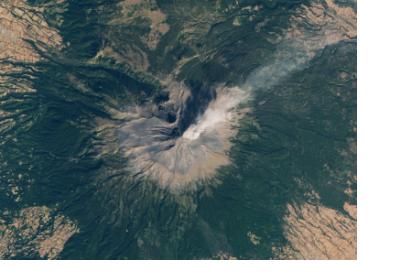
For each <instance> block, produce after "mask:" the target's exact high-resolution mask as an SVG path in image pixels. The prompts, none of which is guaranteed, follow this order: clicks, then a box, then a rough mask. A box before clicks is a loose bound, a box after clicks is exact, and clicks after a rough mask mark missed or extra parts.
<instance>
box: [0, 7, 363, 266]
mask: <svg viewBox="0 0 410 280" xmlns="http://www.w3.org/2000/svg"><path fill="white" fill-rule="evenodd" d="M355 6H356V2H355V1H354V0H349V1H347V0H345V1H341V0H323V1H321V0H312V1H253V0H246V1H228V0H221V1H194V0H178V1H165V0H164V1H162V0H156V1H154V0H124V1H114V0H81V1H80V0H59V1H48V0H7V1H3V2H2V3H0V13H1V15H2V17H1V20H0V47H1V48H2V49H3V50H4V51H3V52H0V164H1V166H0V229H1V232H0V258H15V259H19V258H20V259H21V258H25V259H26V258H29V259H32V258H43V259H44V258H61V259H210V258H212V259H215V258H217V259H232V258H238V259H294V258H296V259H354V258H356V7H355Z"/></svg>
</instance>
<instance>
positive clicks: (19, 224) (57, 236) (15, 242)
mask: <svg viewBox="0 0 410 280" xmlns="http://www.w3.org/2000/svg"><path fill="white" fill-rule="evenodd" d="M8 221H9V222H8ZM78 232H79V229H78V227H77V225H76V224H75V223H74V222H73V221H72V220H71V219H69V218H67V217H65V216H63V215H61V214H59V213H57V212H56V211H55V210H53V209H50V208H47V207H45V206H35V207H27V208H23V209H21V210H20V211H19V212H17V213H12V212H8V211H4V212H3V213H1V216H0V259H10V258H15V257H17V258H21V257H24V256H32V255H33V254H37V255H38V256H39V257H40V258H43V259H56V258H57V257H58V255H59V254H60V253H61V251H62V250H63V249H64V245H65V243H66V242H67V241H68V240H69V239H70V238H71V237H72V236H73V235H74V234H76V233H78Z"/></svg>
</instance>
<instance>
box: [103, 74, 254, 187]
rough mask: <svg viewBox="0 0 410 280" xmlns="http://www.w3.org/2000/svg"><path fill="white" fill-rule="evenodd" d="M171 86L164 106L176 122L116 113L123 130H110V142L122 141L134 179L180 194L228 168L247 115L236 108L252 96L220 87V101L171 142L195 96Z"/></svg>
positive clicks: (137, 112) (142, 111)
mask: <svg viewBox="0 0 410 280" xmlns="http://www.w3.org/2000/svg"><path fill="white" fill-rule="evenodd" d="M167 83H168V89H169V91H170V99H169V100H168V101H167V102H165V103H164V104H162V106H164V107H167V108H172V110H173V111H174V112H176V115H177V118H176V120H175V122H173V123H169V122H167V121H165V120H163V119H161V118H158V117H156V116H154V115H152V114H151V113H150V112H149V111H150V109H149V108H142V107H138V106H136V107H135V108H133V109H132V110H130V111H128V112H117V111H115V112H114V113H113V114H114V118H116V119H121V124H120V125H115V126H111V127H112V128H113V130H109V131H110V134H112V135H111V137H113V136H114V137H116V138H117V139H118V143H119V150H120V151H121V153H122V154H123V156H124V157H126V158H127V160H128V164H127V166H128V170H129V171H130V172H131V173H132V174H141V175H144V176H147V177H149V178H150V179H153V180H154V181H156V182H158V183H159V184H160V185H161V186H169V187H172V188H177V187H181V186H185V185H188V184H190V183H191V182H193V181H196V180H203V179H206V178H208V177H210V176H212V175H213V174H214V173H215V171H216V170H217V169H218V168H219V167H221V166H223V165H227V164H229V162H230V160H229V157H228V155H227V152H228V150H229V148H230V146H231V143H230V138H231V137H233V136H234V135H235V133H236V131H237V125H238V121H239V119H240V117H241V116H242V115H243V114H244V113H245V111H246V110H244V109H242V110H241V109H240V108H238V106H239V105H240V104H241V103H243V102H244V101H245V100H246V99H247V98H248V96H249V95H248V94H247V93H246V92H245V91H244V90H242V89H240V88H238V87H233V88H228V87H224V86H219V87H217V88H216V97H215V99H214V100H212V101H211V102H210V103H209V104H208V107H207V108H206V110H205V111H204V113H203V114H201V115H200V116H198V117H197V119H196V121H195V122H194V123H192V124H191V125H190V126H189V127H188V128H187V129H186V130H185V131H184V132H183V134H182V135H180V136H177V137H170V134H171V132H172V131H173V130H174V129H177V128H178V127H177V126H178V125H179V123H180V121H181V120H180V118H181V114H180V112H181V110H182V108H183V106H184V104H185V102H186V100H187V99H188V98H189V96H190V95H191V92H190V90H189V89H188V88H186V87H185V86H184V85H183V84H180V83H177V82H174V81H173V82H167ZM114 127H115V128H114ZM102 131H107V130H102Z"/></svg>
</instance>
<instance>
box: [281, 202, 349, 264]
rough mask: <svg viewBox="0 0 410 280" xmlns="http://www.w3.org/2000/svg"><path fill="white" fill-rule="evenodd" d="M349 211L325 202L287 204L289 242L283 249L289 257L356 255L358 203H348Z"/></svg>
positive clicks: (312, 257)
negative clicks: (330, 205)
mask: <svg viewBox="0 0 410 280" xmlns="http://www.w3.org/2000/svg"><path fill="white" fill-rule="evenodd" d="M344 209H345V211H346V213H341V212H340V211H337V210H334V209H331V208H328V207H325V206H323V205H317V206H315V205H312V204H308V203H306V204H304V205H301V206H295V205H288V210H289V213H288V215H287V216H286V217H285V236H286V238H287V239H288V241H289V246H287V247H286V248H285V250H284V252H283V258H286V259H309V260H315V259H317V260H322V259H333V260H334V259H348V260H355V259H356V258H357V222H356V219H357V216H356V212H357V210H356V206H355V205H350V204H348V203H345V205H344Z"/></svg>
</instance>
